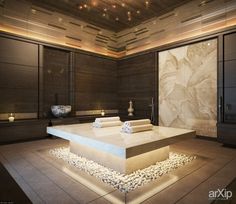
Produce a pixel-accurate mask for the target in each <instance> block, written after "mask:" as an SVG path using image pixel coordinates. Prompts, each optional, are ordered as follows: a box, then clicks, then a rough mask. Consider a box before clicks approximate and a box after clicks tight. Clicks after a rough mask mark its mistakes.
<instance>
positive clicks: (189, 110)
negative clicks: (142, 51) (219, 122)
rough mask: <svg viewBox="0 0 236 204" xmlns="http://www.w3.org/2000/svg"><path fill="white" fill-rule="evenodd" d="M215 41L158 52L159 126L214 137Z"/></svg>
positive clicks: (215, 117)
mask: <svg viewBox="0 0 236 204" xmlns="http://www.w3.org/2000/svg"><path fill="white" fill-rule="evenodd" d="M216 119H217V40H216V39H213V40H209V41H204V42H199V43H195V44H191V45H187V46H182V47H179V48H175V49H170V50H166V51H162V52H159V125H161V126H168V127H180V128H188V129H193V130H196V131H197V134H198V135H202V136H211V137H216Z"/></svg>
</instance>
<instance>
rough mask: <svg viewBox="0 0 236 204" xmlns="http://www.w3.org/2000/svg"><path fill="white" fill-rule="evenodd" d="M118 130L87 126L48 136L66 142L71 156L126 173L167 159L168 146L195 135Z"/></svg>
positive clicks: (161, 130)
mask: <svg viewBox="0 0 236 204" xmlns="http://www.w3.org/2000/svg"><path fill="white" fill-rule="evenodd" d="M120 130H121V127H120V126H116V127H107V128H93V127H92V124H91V123H86V124H74V125H61V126H54V127H48V128H47V133H49V134H51V135H54V136H57V137H60V138H63V139H66V140H69V141H70V151H71V152H72V153H75V154H78V155H80V156H84V157H86V158H88V159H91V160H94V161H96V162H97V163H100V164H102V165H104V166H107V167H110V168H112V169H114V170H116V171H119V172H121V173H126V174H128V173H131V172H133V171H135V170H138V169H143V168H145V167H148V166H150V165H152V164H154V163H156V162H157V161H161V160H165V159H167V158H168V156H169V145H170V144H173V143H176V142H178V141H182V140H185V139H188V138H191V137H194V136H195V131H193V130H186V129H179V128H168V127H160V126H154V127H153V130H151V131H145V132H138V133H134V134H126V133H121V132H120Z"/></svg>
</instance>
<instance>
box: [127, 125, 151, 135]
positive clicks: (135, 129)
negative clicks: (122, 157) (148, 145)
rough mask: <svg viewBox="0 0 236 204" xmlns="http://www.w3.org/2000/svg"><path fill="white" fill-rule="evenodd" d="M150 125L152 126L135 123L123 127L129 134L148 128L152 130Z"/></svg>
mask: <svg viewBox="0 0 236 204" xmlns="http://www.w3.org/2000/svg"><path fill="white" fill-rule="evenodd" d="M152 127H153V125H152V124H145V125H137V126H132V127H127V128H126V129H125V132H126V133H129V134H131V133H135V132H142V131H148V130H152Z"/></svg>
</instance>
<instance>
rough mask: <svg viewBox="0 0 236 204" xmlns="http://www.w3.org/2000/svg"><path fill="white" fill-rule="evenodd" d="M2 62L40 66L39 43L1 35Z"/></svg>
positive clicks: (0, 53)
mask: <svg viewBox="0 0 236 204" xmlns="http://www.w3.org/2000/svg"><path fill="white" fill-rule="evenodd" d="M0 45H1V46H0V62H6V63H10V64H19V65H28V66H36V67H37V66H38V45H37V44H33V43H27V42H23V41H19V40H13V39H8V38H2V37H0Z"/></svg>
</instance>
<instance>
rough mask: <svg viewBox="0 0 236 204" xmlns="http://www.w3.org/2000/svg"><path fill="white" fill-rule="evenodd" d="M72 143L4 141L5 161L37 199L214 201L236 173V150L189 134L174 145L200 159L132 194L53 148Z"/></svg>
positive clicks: (176, 149) (1, 151) (0, 151)
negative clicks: (58, 154) (52, 152)
mask: <svg viewBox="0 0 236 204" xmlns="http://www.w3.org/2000/svg"><path fill="white" fill-rule="evenodd" d="M61 146H68V142H67V141H65V140H62V139H45V140H38V141H33V142H25V143H18V144H11V145H2V146H0V161H1V163H2V164H3V165H4V166H5V168H6V169H7V170H8V171H9V173H10V174H11V175H12V177H13V178H14V179H15V180H16V182H17V183H18V184H19V186H20V187H21V188H22V190H23V191H24V192H25V193H26V195H27V196H28V197H29V198H30V200H31V201H32V202H33V203H66V204H70V203H101V204H106V203H150V204H151V203H154V204H155V203H165V204H168V203H170V204H172V203H178V204H180V203H186V204H187V203H191V204H194V203H198V204H202V203H211V200H209V198H208V193H209V191H210V190H217V189H218V188H219V189H222V188H224V187H226V186H227V185H228V184H229V183H230V182H231V181H232V180H233V179H234V178H235V177H236V171H235V169H236V149H233V148H228V147H224V146H222V145H221V144H220V143H217V142H215V141H208V140H202V139H198V138H194V139H190V140H187V141H183V142H180V143H177V144H175V145H172V146H170V150H171V151H174V152H181V153H186V154H192V155H193V154H194V155H197V156H198V158H197V159H196V161H194V162H191V163H190V164H187V165H186V166H184V167H181V168H179V169H177V170H175V171H173V172H172V173H170V174H167V175H164V176H162V177H161V178H160V179H158V180H155V181H153V182H151V183H150V184H147V185H145V186H143V187H141V188H139V189H137V190H135V191H133V192H130V193H128V194H124V193H121V192H119V191H117V190H115V189H113V188H112V187H110V186H107V185H106V184H104V183H102V182H100V181H98V180H97V179H95V178H94V177H92V176H89V175H88V174H86V173H85V172H81V171H79V170H78V169H75V168H73V167H72V166H70V165H68V164H66V163H65V162H63V161H61V160H58V159H56V158H53V157H52V156H50V155H49V153H48V150H49V149H50V148H55V147H61Z"/></svg>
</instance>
